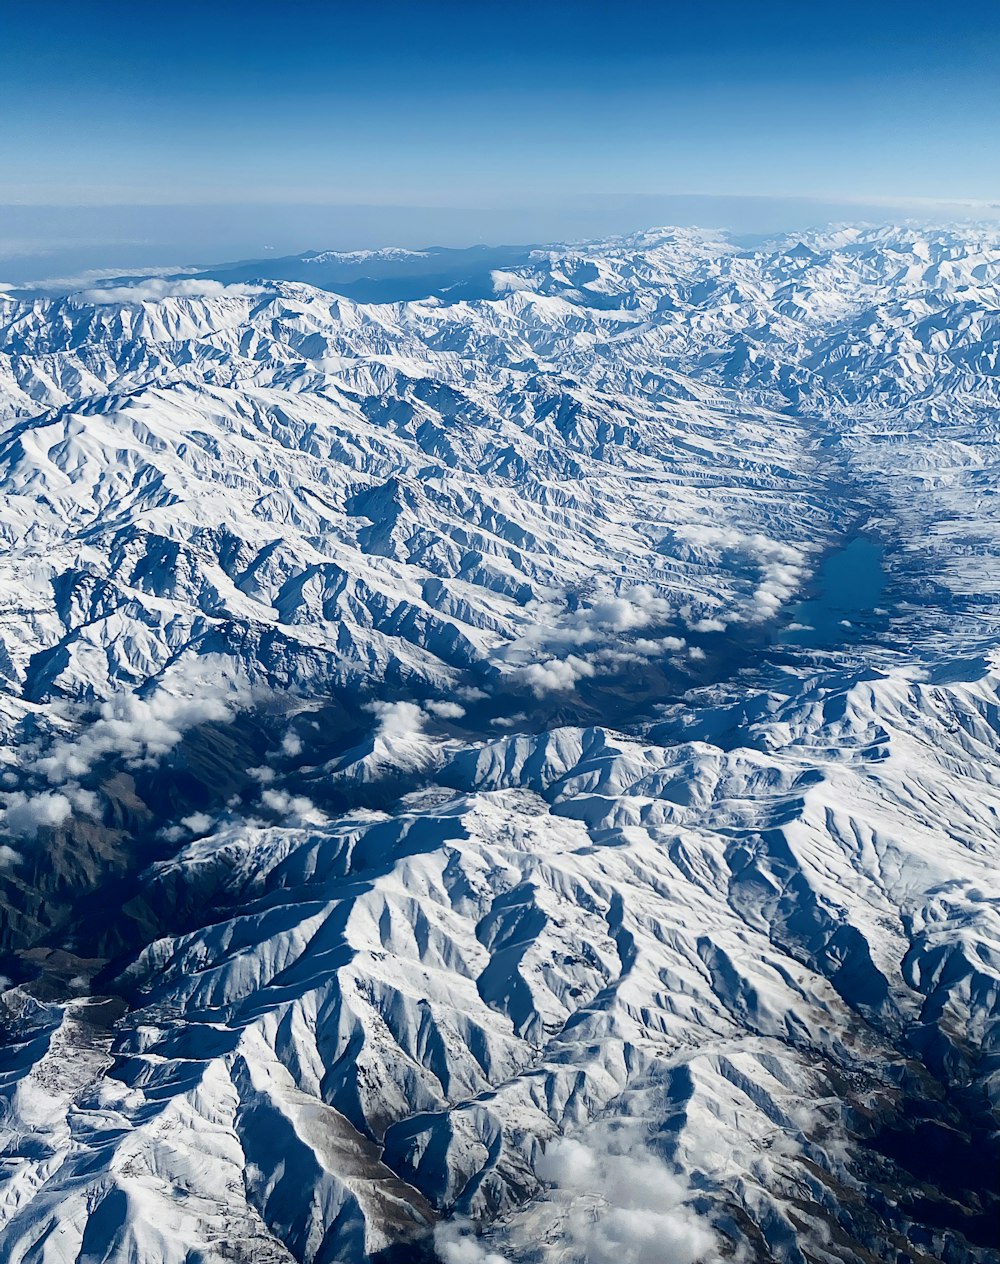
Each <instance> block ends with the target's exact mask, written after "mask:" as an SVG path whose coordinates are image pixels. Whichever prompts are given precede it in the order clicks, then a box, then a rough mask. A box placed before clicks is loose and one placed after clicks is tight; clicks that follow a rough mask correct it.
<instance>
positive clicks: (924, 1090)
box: [0, 228, 1000, 1264]
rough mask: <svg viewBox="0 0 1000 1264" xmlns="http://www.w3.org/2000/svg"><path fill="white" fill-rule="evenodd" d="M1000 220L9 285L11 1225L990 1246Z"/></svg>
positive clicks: (693, 1251) (5, 370)
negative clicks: (361, 299) (481, 276)
mask: <svg viewBox="0 0 1000 1264" xmlns="http://www.w3.org/2000/svg"><path fill="white" fill-rule="evenodd" d="M383 262H384V263H386V264H387V266H388V263H389V262H391V261H390V260H388V259H387V258H386V259H383ZM998 279H1000V240H997V239H996V237H995V236H991V235H990V233H989V232H987V231H982V232H980V231H979V230H975V229H968V230H961V231H958V230H944V229H942V230H940V231H927V230H919V231H917V230H910V229H905V228H904V229H852V228H845V229H837V230H829V231H825V232H817V233H814V234H808V235H806V236H804V237H802V238H794V239H789V240H780V241H776V242H773V243H770V244H768V245H766V246H764V247H760V248H756V249H753V250H746V249H741V248H739V247H738V246H737V245H736V244H735V243H733V242H730V241H728V240H725V239H721V238H716V237H714V236H713V235H711V234H705V233H700V232H696V231H693V230H657V231H653V232H650V233H645V234H640V235H637V236H635V237H633V238H628V239H622V240H614V241H609V242H598V243H590V244H587V245H583V246H579V247H571V248H563V247H559V248H552V249H546V250H536V251H534V252H533V253H532V254H531V256H530V258H529V259H528V260H527V262H522V263H520V264H519V265H518V266H516V267H513V268H509V269H507V270H504V271H502V272H498V273H497V274H496V276H495V279H494V281H495V287H496V297H494V298H492V299H481V300H471V301H469V300H462V301H458V302H451V303H446V302H442V300H441V299H440V298H429V299H426V300H422V301H412V302H405V303H393V304H384V305H364V304H358V303H355V302H352V301H350V300H348V299H346V298H344V297H338V296H336V295H333V294H331V293H328V292H323V291H320V290H318V289H314V288H311V287H309V286H307V285H303V284H301V283H298V282H285V281H276V280H273V279H260V278H256V277H254V276H252V275H245V274H243V273H241V277H240V278H239V280H238V281H237V282H236V283H235V284H233V285H229V286H225V285H223V284H221V283H220V282H219V281H203V282H198V281H193V282H192V281H186V282H184V283H183V284H184V288H183V289H177V290H176V292H171V293H167V292H166V291H164V290H163V289H162V288H161V289H159V290H158V291H156V296H155V297H140V296H141V295H143V294H152V293H153V292H152V291H149V290H142V289H140V290H139V291H138V292H137V294H136V298H137V299H138V300H139V301H135V302H128V301H124V299H125V298H127V297H128V296H127V295H122V294H120V293H119V292H118V288H116V289H114V290H113V291H109V292H107V293H105V294H103V295H102V294H101V293H100V292H97V293H88V294H86V295H80V296H67V297H64V298H60V299H46V300H35V301H22V300H17V299H14V298H11V297H9V296H0V329H2V335H0V416H2V417H3V419H4V420H3V425H4V429H3V430H2V432H0V485H2V490H3V496H4V500H3V503H2V508H0V532H2V539H3V551H2V555H0V567H2V571H0V600H2V602H3V607H2V612H0V677H2V678H3V682H4V691H3V696H2V706H0V732H2V733H3V740H4V746H3V752H4V758H5V761H6V769H7V771H6V772H5V774H4V778H5V780H4V793H5V796H6V797H5V803H6V810H5V818H4V819H5V829H6V838H5V839H4V843H3V846H4V851H3V852H2V853H0V855H2V858H3V863H2V867H0V888H2V905H3V907H4V918H3V921H2V923H0V930H2V936H3V938H2V943H3V948H4V951H5V953H6V957H5V962H4V965H3V969H4V971H5V972H6V974H8V975H9V976H10V978H9V980H8V982H9V986H8V988H7V990H6V991H5V993H4V1005H5V1007H6V1014H7V1016H6V1020H5V1038H4V1041H3V1044H2V1047H0V1075H2V1077H3V1083H4V1092H5V1097H6V1100H7V1102H8V1109H7V1114H6V1117H5V1122H4V1124H3V1128H4V1134H3V1144H4V1150H3V1162H4V1167H3V1172H4V1178H3V1184H2V1185H0V1209H2V1210H0V1243H2V1244H3V1250H4V1256H5V1258H9V1259H10V1260H12V1261H18V1262H21V1261H24V1262H25V1264H29V1262H30V1264H36V1262H42V1261H44V1262H45V1264H49V1262H55V1261H59V1262H60V1264H61V1262H62V1261H69V1260H73V1261H78V1260H79V1261H82V1260H90V1259H101V1260H107V1261H109V1262H110V1261H115V1262H117V1261H126V1260H128V1261H133V1260H134V1261H140V1260H141V1261H143V1264H146V1262H147V1261H148V1262H150V1264H161V1262H162V1264H175V1262H176V1264H188V1262H189V1261H193V1260H195V1259H197V1260H199V1261H205V1262H206V1264H207V1262H212V1264H214V1262H215V1261H217V1260H218V1261H221V1260H232V1259H247V1260H251V1259H252V1260H275V1261H278V1260H291V1259H295V1260H303V1261H321V1262H325V1261H331V1260H337V1259H343V1260H347V1259H351V1260H353V1259H361V1258H365V1257H368V1256H375V1255H379V1253H381V1252H389V1253H390V1255H391V1253H392V1252H394V1251H395V1252H396V1253H397V1256H398V1258H400V1259H412V1258H415V1257H416V1255H417V1254H418V1253H420V1252H421V1251H425V1250H426V1251H430V1250H431V1247H430V1241H431V1233H432V1229H433V1226H434V1225H435V1223H437V1225H438V1228H437V1231H436V1241H437V1244H438V1250H439V1253H440V1255H441V1257H442V1258H443V1259H445V1260H446V1261H447V1264H456V1262H457V1261H465V1260H468V1261H472V1262H473V1264H474V1261H475V1260H477V1259H480V1258H483V1259H485V1258H486V1256H487V1255H488V1254H489V1253H491V1252H492V1253H493V1256H494V1258H497V1257H500V1258H508V1259H513V1260H521V1259H536V1258H543V1259H545V1260H550V1259H551V1260H556V1259H559V1258H566V1253H567V1252H569V1254H570V1256H573V1254H574V1253H575V1255H576V1257H582V1258H585V1259H588V1260H590V1261H592V1264H599V1262H600V1261H601V1260H603V1259H605V1258H607V1259H611V1258H614V1259H616V1260H620V1261H628V1260H635V1261H640V1260H645V1259H649V1258H656V1259H661V1258H667V1259H670V1260H674V1261H676V1262H678V1264H679V1262H680V1261H685V1262H686V1264H696V1261H698V1260H701V1261H707V1260H709V1259H716V1258H720V1257H726V1256H732V1255H733V1253H734V1252H735V1254H736V1256H737V1257H738V1258H745V1259H754V1260H762V1261H763V1260H775V1261H782V1262H784V1261H795V1262H796V1264H798V1262H799V1261H805V1260H808V1261H814V1260H815V1261H820V1260H822V1261H827V1260H845V1261H847V1260H850V1261H860V1260H864V1261H870V1260H872V1259H877V1260H896V1259H897V1258H899V1259H902V1258H906V1257H908V1258H909V1259H911V1260H920V1261H924V1260H947V1261H965V1260H988V1259H992V1258H996V1254H995V1250H996V1247H997V1245H998V1244H997V1241H996V1235H995V1232H994V1229H993V1227H992V1226H993V1224H994V1217H995V1215H996V1213H997V1210H998V1208H997V1203H996V1185H995V1184H994V1182H993V1179H992V1175H991V1172H992V1168H991V1166H990V1165H991V1164H993V1163H995V1161H996V1156H997V1154H998V1150H997V1146H996V1127H997V1120H996V1112H997V1109H998V1104H1000V1081H998V1079H997V1070H996V1053H997V1048H998V1039H1000V1031H998V1025H997V1020H998V1015H1000V915H998V897H1000V890H998V882H997V878H996V858H997V849H998V845H1000V837H998V832H1000V824H998V822H1000V737H998V733H1000V700H998V696H997V689H998V683H1000V660H998V659H997V658H996V656H995V646H996V641H997V626H996V624H997V606H996V592H995V587H994V580H993V578H992V576H993V573H994V572H995V571H996V570H997V567H996V561H995V559H996V557H997V553H998V528H997V520H996V515H995V513H994V512H993V511H992V497H993V495H994V493H995V477H994V476H993V475H994V471H995V467H996V443H997V425H996V420H995V418H996V408H997V404H998V391H997V370H996V364H997V361H996V348H997V339H998V330H1000V317H998V314H997V313H998V310H1000V302H998V298H1000V295H998ZM199 285H200V286H201V288H202V291H203V292H202V293H200V294H199V293H198V292H197V287H198V286H199ZM859 531H863V532H864V533H866V534H867V535H868V536H878V537H879V538H880V539H881V540H882V542H883V544H884V547H885V567H886V571H887V575H888V589H887V595H886V598H885V601H886V608H885V609H882V608H880V609H879V610H876V611H870V610H869V611H866V610H862V611H859V612H858V616H857V617H855V616H854V615H852V617H851V618H849V619H846V620H845V623H846V624H850V625H852V626H851V628H850V629H847V628H845V633H844V640H843V644H842V645H841V646H840V647H839V648H836V649H834V650H822V651H820V650H810V649H809V648H808V647H805V648H798V649H797V648H795V647H794V646H793V645H792V644H790V643H786V642H782V640H781V639H780V635H779V632H780V628H781V626H782V625H783V624H787V623H788V622H789V621H790V620H794V619H795V618H796V614H795V603H796V601H797V600H798V599H799V598H800V597H801V596H802V595H803V594H804V593H805V592H807V591H808V590H809V588H810V585H815V584H817V583H818V582H821V576H822V570H821V569H818V563H819V561H820V559H821V557H822V556H824V555H825V554H827V553H828V552H829V551H830V550H831V549H832V550H836V549H837V548H840V547H842V546H843V544H844V543H845V542H847V541H849V540H850V539H852V538H854V537H855V536H856V535H857V533H858V532H859ZM601 1208H603V1210H600V1209H601ZM595 1209H597V1212H596V1213H595ZM595 1214H596V1220H595V1218H594V1217H595ZM166 1224H177V1226H178V1228H177V1231H176V1232H165V1231H164V1225H166ZM473 1224H475V1225H479V1226H480V1227H485V1228H486V1229H487V1230H488V1234H487V1238H486V1239H485V1240H484V1243H483V1244H482V1245H481V1244H480V1243H479V1242H478V1241H477V1240H476V1238H475V1237H474V1236H473V1234H472V1228H471V1226H472V1225H473ZM595 1226H596V1227H595ZM665 1243H666V1244H665ZM400 1252H401V1254H400ZM651 1252H652V1253H653V1254H650V1253H651ZM664 1252H666V1255H665V1256H664V1254H663V1253H664ZM380 1258H381V1257H380ZM384 1258H389V1256H385V1257H384Z"/></svg>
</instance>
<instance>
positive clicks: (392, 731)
mask: <svg viewBox="0 0 1000 1264" xmlns="http://www.w3.org/2000/svg"><path fill="white" fill-rule="evenodd" d="M365 709H366V710H367V711H370V712H371V713H372V714H373V715H376V716H378V720H379V725H378V735H379V737H382V738H386V739H389V740H392V739H393V738H405V737H417V736H419V735H420V734H422V733H423V731H424V723H425V721H426V719H427V714H426V712H425V711H424V709H423V707H418V706H417V704H416V703H415V702H370V703H369V704H368V705H367V707H366V708H365Z"/></svg>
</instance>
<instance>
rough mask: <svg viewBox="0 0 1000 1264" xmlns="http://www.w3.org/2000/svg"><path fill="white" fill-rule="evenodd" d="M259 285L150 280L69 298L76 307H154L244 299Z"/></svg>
mask: <svg viewBox="0 0 1000 1264" xmlns="http://www.w3.org/2000/svg"><path fill="white" fill-rule="evenodd" d="M265 292H266V291H265V289H264V287H263V286H260V285H223V284H222V282H221V281H209V280H199V279H194V278H192V279H190V280H181V281H177V280H174V281H169V280H165V279H164V280H159V279H157V278H150V279H148V280H145V281H137V282H135V284H133V285H112V286H108V287H107V288H106V289H101V288H95V289H89V290H80V291H78V292H77V293H76V294H74V295H73V296H72V297H73V299H74V300H75V301H76V302H78V303H87V304H92V305H100V304H103V303H158V302H160V301H161V300H162V299H166V298H247V297H252V296H253V295H256V294H263V293H265Z"/></svg>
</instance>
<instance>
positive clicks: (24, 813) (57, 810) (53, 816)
mask: <svg viewBox="0 0 1000 1264" xmlns="http://www.w3.org/2000/svg"><path fill="white" fill-rule="evenodd" d="M4 814H5V821H6V825H7V829H8V831H9V832H10V833H11V834H12V835H13V836H14V837H15V838H36V837H37V836H38V832H39V830H43V829H55V828H56V827H58V826H60V825H64V824H65V823H66V821H68V820H69V818H70V817H71V816H72V815H73V805H72V803H70V801H69V798H68V797H67V796H66V795H65V794H61V793H60V792H59V791H53V790H43V791H42V792H41V793H40V794H35V795H28V794H25V793H24V792H23V791H21V790H17V791H15V792H14V793H13V794H9V795H7V801H6V803H5V805H4Z"/></svg>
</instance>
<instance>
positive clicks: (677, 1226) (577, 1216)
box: [537, 1138, 719, 1264]
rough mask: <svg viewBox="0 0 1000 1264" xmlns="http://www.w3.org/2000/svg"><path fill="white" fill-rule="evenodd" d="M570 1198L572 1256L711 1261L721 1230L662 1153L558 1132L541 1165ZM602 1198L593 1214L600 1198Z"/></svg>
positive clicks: (609, 1260)
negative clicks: (698, 1208) (692, 1204)
mask: <svg viewBox="0 0 1000 1264" xmlns="http://www.w3.org/2000/svg"><path fill="white" fill-rule="evenodd" d="M537 1172H538V1175H539V1176H540V1177H541V1178H542V1180H544V1181H549V1182H551V1183H552V1184H554V1185H556V1186H557V1189H558V1195H559V1196H560V1197H561V1199H562V1200H563V1201H568V1203H569V1208H568V1210H569V1215H568V1218H567V1220H566V1222H565V1223H566V1227H567V1237H568V1239H569V1240H568V1242H567V1243H566V1245H567V1246H568V1248H569V1252H568V1253H569V1255H570V1256H572V1257H573V1258H574V1259H584V1260H586V1261H587V1264H708V1262H709V1261H713V1262H714V1261H717V1260H718V1259H719V1255H718V1242H717V1239H716V1236H715V1233H714V1232H713V1231H712V1229H711V1228H710V1227H709V1226H708V1225H706V1224H705V1223H704V1222H703V1221H702V1220H701V1218H700V1217H699V1216H698V1215H696V1213H695V1212H693V1211H692V1210H691V1209H690V1208H689V1207H687V1206H685V1205H684V1200H685V1199H686V1198H687V1197H688V1196H689V1193H690V1191H689V1189H688V1187H687V1185H686V1184H685V1182H684V1181H683V1180H682V1179H681V1178H680V1177H679V1176H677V1175H676V1174H675V1173H674V1172H673V1171H671V1169H670V1168H669V1167H668V1166H667V1165H666V1164H665V1163H663V1162H662V1161H661V1160H660V1159H659V1158H657V1156H656V1155H654V1154H651V1153H648V1152H642V1153H638V1154H620V1153H616V1152H614V1151H613V1150H611V1149H610V1148H609V1147H608V1146H607V1144H602V1143H600V1142H597V1143H593V1142H592V1143H591V1144H584V1143H583V1142H580V1141H575V1140H569V1139H565V1138H558V1139H557V1140H556V1141H554V1142H552V1143H551V1144H550V1145H549V1146H548V1147H547V1149H546V1151H545V1153H544V1154H543V1156H542V1158H541V1159H540V1160H539V1163H538V1167H537ZM595 1200H597V1202H598V1203H599V1204H600V1205H601V1210H600V1212H599V1213H598V1214H596V1215H595V1214H594V1211H595V1208H594V1201H595Z"/></svg>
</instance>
